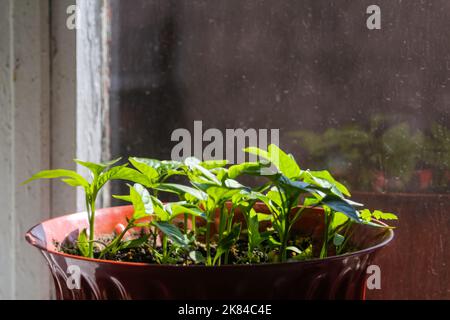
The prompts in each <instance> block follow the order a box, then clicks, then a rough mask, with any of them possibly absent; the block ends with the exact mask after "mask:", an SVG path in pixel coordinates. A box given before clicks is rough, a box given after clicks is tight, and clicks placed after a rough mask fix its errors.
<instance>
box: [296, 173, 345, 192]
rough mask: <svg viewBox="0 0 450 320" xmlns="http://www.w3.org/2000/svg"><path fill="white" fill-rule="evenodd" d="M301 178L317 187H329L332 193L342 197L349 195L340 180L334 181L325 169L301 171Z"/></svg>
mask: <svg viewBox="0 0 450 320" xmlns="http://www.w3.org/2000/svg"><path fill="white" fill-rule="evenodd" d="M302 178H303V180H304V181H305V182H308V183H310V184H312V185H316V186H318V187H321V188H324V189H329V190H330V191H331V192H332V193H333V194H335V195H337V196H339V197H341V198H343V197H344V195H346V196H348V197H350V192H349V191H348V189H347V188H346V187H345V186H344V185H343V184H342V183H340V182H338V181H336V180H335V179H334V178H333V176H332V175H331V174H330V173H329V172H328V171H326V170H322V171H309V170H306V171H303V172H302Z"/></svg>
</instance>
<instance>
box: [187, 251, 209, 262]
mask: <svg viewBox="0 0 450 320" xmlns="http://www.w3.org/2000/svg"><path fill="white" fill-rule="evenodd" d="M189 258H191V259H192V261H194V262H195V263H197V264H199V263H205V261H206V259H205V257H204V256H203V254H202V253H201V252H200V251H191V252H189Z"/></svg>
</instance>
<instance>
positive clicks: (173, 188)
mask: <svg viewBox="0 0 450 320" xmlns="http://www.w3.org/2000/svg"><path fill="white" fill-rule="evenodd" d="M155 189H157V190H160V191H166V192H171V193H176V194H178V195H181V196H184V195H185V194H190V195H191V196H193V197H194V198H196V199H198V200H206V199H208V195H207V194H206V193H204V192H203V191H201V190H198V189H194V188H191V187H188V186H185V185H182V184H176V183H159V184H157V185H156V186H155Z"/></svg>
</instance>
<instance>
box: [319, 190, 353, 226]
mask: <svg viewBox="0 0 450 320" xmlns="http://www.w3.org/2000/svg"><path fill="white" fill-rule="evenodd" d="M320 202H321V203H322V204H324V205H326V206H328V207H329V208H331V209H332V210H334V211H337V212H342V213H343V214H345V215H346V216H347V217H349V218H350V219H352V220H355V221H357V222H360V221H361V219H360V217H359V214H358V211H356V210H355V208H353V206H351V205H350V204H348V203H347V202H346V201H345V200H343V199H341V198H339V197H338V196H335V195H326V196H325V197H324V198H323V199H321V200H320Z"/></svg>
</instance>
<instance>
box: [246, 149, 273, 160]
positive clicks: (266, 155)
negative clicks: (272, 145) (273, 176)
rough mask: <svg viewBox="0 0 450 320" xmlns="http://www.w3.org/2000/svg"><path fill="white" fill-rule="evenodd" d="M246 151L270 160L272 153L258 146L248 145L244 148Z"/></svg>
mask: <svg viewBox="0 0 450 320" xmlns="http://www.w3.org/2000/svg"><path fill="white" fill-rule="evenodd" d="M243 151H244V152H247V153H251V154H254V155H257V156H258V157H261V158H264V159H267V160H270V155H269V153H268V152H267V151H265V150H263V149H260V148H258V147H248V148H245V149H243Z"/></svg>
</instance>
